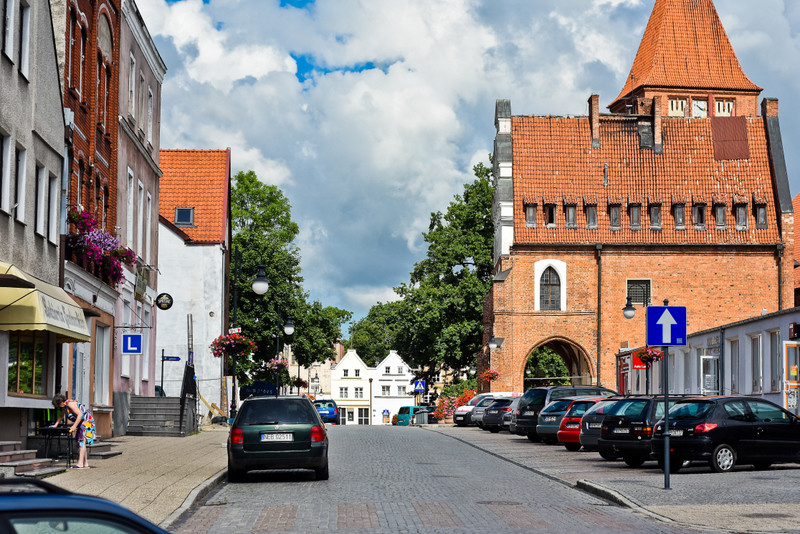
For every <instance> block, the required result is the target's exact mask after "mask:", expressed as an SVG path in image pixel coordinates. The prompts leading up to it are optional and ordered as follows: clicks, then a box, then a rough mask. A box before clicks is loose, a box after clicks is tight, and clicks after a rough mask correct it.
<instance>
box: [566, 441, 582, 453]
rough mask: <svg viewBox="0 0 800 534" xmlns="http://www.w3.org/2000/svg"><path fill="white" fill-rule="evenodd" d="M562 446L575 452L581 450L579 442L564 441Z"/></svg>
mask: <svg viewBox="0 0 800 534" xmlns="http://www.w3.org/2000/svg"><path fill="white" fill-rule="evenodd" d="M564 448H565V449H567V450H568V451H570V452H577V451H579V450H581V444H580V443H565V444H564Z"/></svg>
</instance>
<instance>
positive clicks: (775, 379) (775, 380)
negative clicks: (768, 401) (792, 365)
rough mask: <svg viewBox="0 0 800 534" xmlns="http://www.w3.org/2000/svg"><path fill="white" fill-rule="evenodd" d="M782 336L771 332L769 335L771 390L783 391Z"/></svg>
mask: <svg viewBox="0 0 800 534" xmlns="http://www.w3.org/2000/svg"><path fill="white" fill-rule="evenodd" d="M782 368H783V365H782V364H781V334H780V332H770V334H769V374H770V390H771V391H780V390H781V369H782Z"/></svg>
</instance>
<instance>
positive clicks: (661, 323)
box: [647, 306, 686, 347]
mask: <svg viewBox="0 0 800 534" xmlns="http://www.w3.org/2000/svg"><path fill="white" fill-rule="evenodd" d="M647 344H648V345H650V346H651V347H652V346H656V347H659V346H660V347H671V346H684V345H686V306H648V307H647Z"/></svg>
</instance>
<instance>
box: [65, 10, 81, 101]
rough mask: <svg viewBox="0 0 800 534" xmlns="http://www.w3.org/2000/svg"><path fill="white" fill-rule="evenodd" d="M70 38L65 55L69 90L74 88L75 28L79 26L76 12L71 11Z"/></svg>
mask: <svg viewBox="0 0 800 534" xmlns="http://www.w3.org/2000/svg"><path fill="white" fill-rule="evenodd" d="M68 18H69V22H68V23H69V36H68V38H67V43H66V45H67V50H66V54H64V56H65V57H64V72H65V74H66V77H67V88H68V89H69V88H71V87H72V66H73V65H74V63H73V61H72V54H73V53H74V52H75V26H76V25H77V24H78V21H77V20H76V18H75V10H74V9H70V10H69V17H68Z"/></svg>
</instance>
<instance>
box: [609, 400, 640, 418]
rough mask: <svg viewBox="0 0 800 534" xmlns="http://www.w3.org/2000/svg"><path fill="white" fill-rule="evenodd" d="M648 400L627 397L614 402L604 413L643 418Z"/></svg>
mask: <svg viewBox="0 0 800 534" xmlns="http://www.w3.org/2000/svg"><path fill="white" fill-rule="evenodd" d="M649 402H650V401H648V400H645V399H627V400H621V401H619V402H617V403H615V404H614V405H613V406H612V407H610V408H609V409H608V411H607V412H606V415H623V416H625V417H630V418H631V419H644V418H645V415H646V414H647V407H648V404H649Z"/></svg>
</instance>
